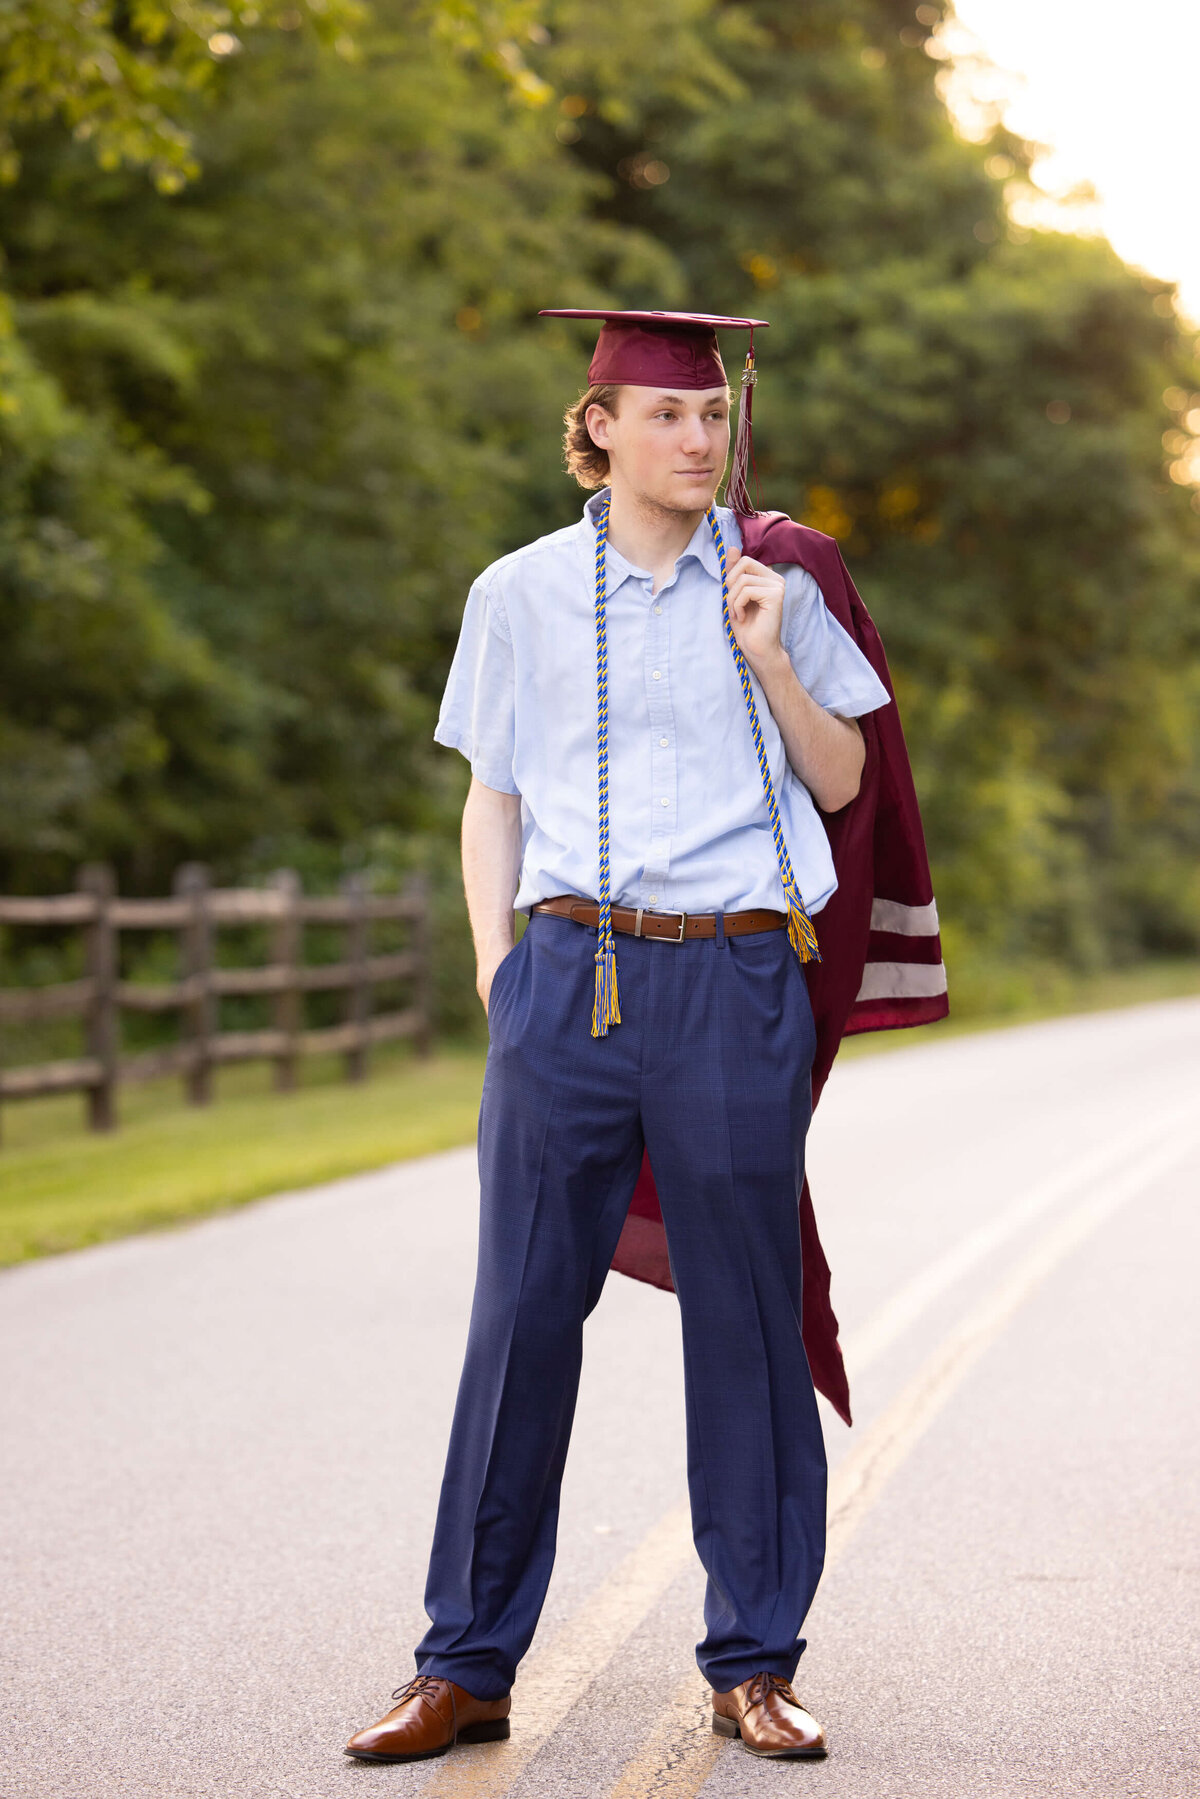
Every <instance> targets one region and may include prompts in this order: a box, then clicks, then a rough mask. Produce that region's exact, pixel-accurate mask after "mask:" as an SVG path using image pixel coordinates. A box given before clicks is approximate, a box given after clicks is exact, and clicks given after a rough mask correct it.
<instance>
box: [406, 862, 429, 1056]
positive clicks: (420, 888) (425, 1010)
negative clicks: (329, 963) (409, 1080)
mask: <svg viewBox="0 0 1200 1799" xmlns="http://www.w3.org/2000/svg"><path fill="white" fill-rule="evenodd" d="M405 885H406V890H407V892H408V894H409V896H410V898H412V899H414V900H416V901H417V902H418V907H419V909H418V912H417V916H416V918H415V920H414V921H413V933H412V945H413V948H414V950H415V951H416V955H417V978H416V985H415V997H416V1002H417V1010H418V1020H417V1029H416V1034H415V1037H414V1039H413V1040H414V1042H415V1044H416V1050H417V1054H418V1055H419V1056H428V1055H431V1054H432V1053H433V935H432V930H431V920H430V901H431V887H430V880H429V876H428V874H427V873H426V872H425V870H424V869H419V870H418V871H417V872H416V873H415V874H412V875H410V876H409V878H408V881H407V882H406V883H405Z"/></svg>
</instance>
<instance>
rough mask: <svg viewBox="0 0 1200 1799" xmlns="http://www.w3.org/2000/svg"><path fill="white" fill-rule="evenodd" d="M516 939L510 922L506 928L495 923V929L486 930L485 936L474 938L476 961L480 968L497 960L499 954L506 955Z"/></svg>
mask: <svg viewBox="0 0 1200 1799" xmlns="http://www.w3.org/2000/svg"><path fill="white" fill-rule="evenodd" d="M516 940H517V937H516V932H515V930H514V928H513V926H512V924H511V922H510V924H509V926H508V929H507V930H505V928H504V926H503V925H497V927H496V929H495V930H493V931H488V932H487V934H486V935H485V936H480V937H477V938H476V939H475V960H476V962H477V963H478V964H479V966H480V967H481V968H486V967H487V966H488V964H489V963H491V962H496V961H498V960H499V959H500V957H501V956H506V955H507V954H508V952H509V950H510V949H512V947H513V945H514V944H515V943H516Z"/></svg>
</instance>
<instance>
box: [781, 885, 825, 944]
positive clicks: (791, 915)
mask: <svg viewBox="0 0 1200 1799" xmlns="http://www.w3.org/2000/svg"><path fill="white" fill-rule="evenodd" d="M787 902H788V938H789V940H790V942H791V945H792V948H793V949H794V950H795V952H796V954H797V956H798V957H799V958H800V960H801V962H819V961H820V960H821V952H820V950H819V949H818V948H817V933H816V931H815V930H814V929H813V922H812V919H811V918H810V917H809V916H808V913H807V912H806V910H805V907H804V901H803V900H802V899H801V897H800V889H799V887H798V886H797V885H796V883H795V881H794V880H793V882H792V884H791V886H790V887H789V888H788V890H787Z"/></svg>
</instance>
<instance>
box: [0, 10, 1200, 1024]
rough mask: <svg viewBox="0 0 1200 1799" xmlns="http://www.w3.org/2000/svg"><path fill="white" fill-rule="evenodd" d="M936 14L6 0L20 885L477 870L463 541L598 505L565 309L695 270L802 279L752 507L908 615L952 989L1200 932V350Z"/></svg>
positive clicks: (0, 640)
mask: <svg viewBox="0 0 1200 1799" xmlns="http://www.w3.org/2000/svg"><path fill="white" fill-rule="evenodd" d="M939 16H940V11H939V8H938V7H937V6H931V5H922V6H919V7H917V8H916V10H915V12H914V10H913V7H912V6H911V4H908V3H907V0H905V3H903V4H902V3H900V0H608V4H606V5H604V6H602V7H597V6H595V5H594V4H593V5H588V4H587V3H586V0H544V3H541V4H539V3H537V0H508V3H507V4H503V5H499V6H496V7H488V6H485V5H482V4H480V5H475V4H473V3H472V0H371V3H370V5H369V6H368V5H366V4H363V3H362V0H320V4H318V0H308V4H307V5H305V4H304V3H303V0H258V4H250V3H248V0H225V4H221V5H217V4H208V3H205V0H192V3H190V4H189V5H187V6H182V5H171V4H169V3H168V0H139V3H138V4H136V5H134V4H131V3H120V0H115V3H114V4H112V5H103V4H100V0H96V4H95V5H89V6H88V7H80V6H78V5H76V4H74V3H73V0H14V4H13V5H12V6H10V7H9V8H8V9H6V12H5V15H4V18H3V21H0V97H3V99H4V102H5V106H4V111H5V115H6V117H7V118H8V119H9V120H10V121H11V124H10V127H9V133H8V137H7V139H5V140H0V177H2V182H3V184H2V185H0V246H2V255H3V261H2V262H0V644H2V648H3V653H2V655H0V885H2V886H3V887H4V888H6V889H8V890H10V891H13V890H25V891H49V890H53V889H57V888H61V887H62V885H63V884H64V883H65V882H67V881H68V880H69V879H70V878H71V876H72V873H73V870H74V867H75V865H76V864H77V863H78V862H79V861H80V860H82V859H83V858H85V857H92V856H103V857H107V858H110V859H112V860H113V861H115V862H116V863H117V865H118V868H119V870H120V876H121V880H122V883H123V885H124V886H126V887H127V888H128V889H129V890H141V891H157V890H161V889H162V887H163V885H164V883H165V882H166V880H167V878H168V876H169V874H170V871H171V870H172V868H173V867H174V866H175V865H176V864H177V863H178V862H179V861H181V860H183V859H185V858H191V857H200V858H203V859H205V860H207V861H209V862H211V863H212V864H213V865H214V867H215V868H216V869H217V870H218V872H219V874H220V875H222V876H223V877H225V878H230V877H239V878H240V877H253V876H254V875H255V874H256V873H258V872H261V871H262V870H264V869H266V868H268V867H271V866H275V865H278V864H279V863H281V862H287V863H290V864H292V865H294V866H298V867H299V868H300V869H301V870H302V871H303V872H304V874H305V876H306V878H308V879H310V880H325V879H332V878H333V876H335V875H336V874H338V873H341V872H343V871H344V870H345V869H346V868H348V867H367V868H371V869H375V870H378V871H379V872H380V873H381V874H389V873H395V872H396V871H398V870H401V869H403V868H405V867H408V866H411V865H413V864H414V863H418V862H419V863H421V864H423V865H425V866H428V867H430V868H432V870H433V872H434V874H435V876H436V878H437V880H438V882H439V884H440V886H441V888H442V889H443V891H444V892H445V893H446V894H447V895H449V896H451V898H452V901H453V903H454V904H455V905H456V906H458V905H460V895H459V886H458V867H457V830H458V819H459V812H460V809H461V799H462V795H463V792H464V791H465V785H466V780H467V769H466V766H465V764H464V763H463V762H462V760H461V758H459V757H457V756H456V755H454V754H453V753H452V752H448V751H445V750H442V749H441V748H439V747H437V746H435V745H434V744H433V743H432V741H431V731H432V728H433V723H434V720H435V718H436V714H437V707H438V701H439V699H440V695H441V691H442V685H443V682H444V679H445V673H446V669H447V666H448V663H449V659H450V655H451V653H452V651H453V647H454V643H455V639H456V636H457V630H458V624H459V620H460V617H461V612H462V606H463V602H464V599H465V595H466V591H467V587H468V585H469V583H470V581H471V579H472V578H473V576H474V575H475V573H477V572H478V570H479V569H480V568H481V567H483V566H484V565H485V564H486V563H487V562H488V561H490V560H491V559H492V558H493V557H495V556H496V555H498V554H501V553H502V552H504V551H505V550H507V549H510V548H512V547H513V546H514V545H516V544H518V543H520V542H523V541H526V540H528V539H529V538H531V537H533V536H536V535H538V534H540V533H542V532H544V531H548V530H552V529H554V528H556V527H557V526H559V525H561V524H563V523H566V522H567V521H569V520H570V519H572V518H574V517H576V516H578V512H579V508H580V505H581V502H582V495H581V494H579V492H578V491H577V490H576V489H575V488H574V487H573V486H572V485H571V484H570V483H569V481H568V480H567V478H566V477H565V475H564V474H563V472H562V469H561V462H560V453H559V435H560V425H561V414H562V410H563V407H564V405H565V403H566V402H567V401H568V400H569V399H571V398H573V397H574V395H575V394H576V393H577V392H578V391H579V389H580V388H581V387H582V385H583V383H584V378H585V370H586V362H587V351H588V345H589V342H590V333H589V332H587V331H584V332H582V334H581V333H580V332H579V331H578V330H577V329H576V328H575V327H572V326H569V325H566V324H561V323H559V322H548V321H545V320H538V319H537V318H536V317H535V314H536V311H537V308H538V307H539V306H542V305H554V304H561V305H590V304H614V305H653V306H665V307H689V308H690V307H697V308H703V309H705V310H712V311H730V312H745V311H753V312H757V313H761V314H763V315H764V316H768V317H770V319H771V321H772V323H771V330H770V332H769V333H768V334H767V335H766V336H765V337H764V338H763V341H762V346H761V356H760V368H761V370H762V372H763V377H764V378H763V380H762V381H761V383H760V386H759V389H758V396H757V408H756V414H757V416H756V425H757V430H756V442H757V448H758V475H759V482H760V492H761V504H763V505H764V506H778V507H782V508H784V509H785V510H787V511H789V512H791V513H792V514H793V515H794V516H796V517H800V518H803V519H805V520H806V521H807V522H809V523H811V524H815V525H817V526H818V527H819V528H821V529H823V530H826V531H830V532H832V533H833V534H834V535H836V536H837V537H838V538H839V539H840V540H841V541H842V545H843V549H844V550H845V552H846V555H847V558H848V560H849V562H850V565H851V568H852V570H853V572H854V574H855V576H856V579H857V580H858V582H859V585H860V587H861V589H862V591H863V593H864V597H865V598H866V600H867V604H868V605H869V606H870V608H871V610H872V612H873V614H874V616H875V617H876V619H877V621H878V623H879V626H880V629H881V631H882V633H883V637H884V641H885V643H886V645H887V648H888V653H889V659H890V662H891V665H892V670H893V674H894V677H895V680H896V685H897V691H898V697H899V701H900V706H901V712H902V716H903V718H904V720H905V725H906V731H907V735H908V740H909V745H910V750H911V752H912V755H913V760H914V766H915V769H916V774H917V780H918V787H919V791H920V793H921V797H922V802H923V808H924V815H925V821H926V827H927V832H928V836H929V841H930V849H931V854H932V858H933V862H934V873H935V887H936V891H937V894H938V899H939V904H940V906H941V910H942V913H943V919H944V924H945V934H946V942H947V951H948V956H949V959H950V962H951V985H952V1003H953V1002H954V998H955V992H956V991H957V993H958V994H959V995H960V996H962V995H967V996H968V997H969V995H970V993H971V981H972V979H973V978H976V975H977V974H978V971H985V972H986V971H987V970H989V969H1007V970H1019V969H1021V968H1022V967H1025V966H1027V965H1032V964H1034V963H1037V962H1045V963H1060V964H1067V965H1071V966H1077V967H1082V968H1087V967H1094V966H1097V965H1099V964H1101V963H1103V962H1106V961H1109V962H1111V961H1128V960H1133V959H1136V958H1138V957H1142V956H1145V955H1149V954H1162V953H1187V952H1194V951H1195V950H1196V949H1197V948H1198V947H1200V655H1198V648H1200V645H1198V638H1200V624H1198V618H1200V609H1198V607H1197V597H1198V594H1200V517H1198V516H1197V510H1196V501H1195V494H1196V487H1195V484H1194V481H1193V475H1200V460H1197V454H1198V453H1197V446H1196V442H1195V439H1196V435H1197V431H1196V427H1200V410H1198V409H1200V392H1197V390H1198V389H1200V363H1198V361H1197V346H1196V345H1195V344H1194V343H1193V342H1192V341H1191V337H1190V335H1189V334H1188V333H1187V332H1186V331H1185V329H1184V328H1183V325H1182V324H1181V322H1180V320H1179V318H1178V316H1177V314H1176V311H1175V308H1174V304H1173V297H1172V291H1171V289H1170V287H1169V286H1168V285H1167V284H1165V283H1162V282H1158V281H1154V280H1150V279H1147V278H1144V277H1142V276H1140V275H1139V274H1137V273H1136V272H1134V271H1131V270H1130V269H1128V268H1127V267H1125V266H1124V265H1123V264H1122V263H1121V262H1120V261H1119V259H1118V258H1117V257H1116V256H1115V254H1114V253H1113V252H1112V250H1111V249H1110V248H1109V247H1108V246H1107V245H1106V244H1105V243H1103V242H1102V241H1097V240H1089V239H1084V238H1079V237H1074V236H1070V235H1065V234H1060V233H1054V232H1049V231H1033V232H1030V231H1028V230H1021V229H1018V228H1017V227H1015V226H1013V225H1012V224H1011V223H1010V222H1009V220H1008V216H1007V213H1006V208H1005V190H1006V187H1008V186H1009V185H1010V184H1014V183H1017V184H1019V183H1021V182H1022V181H1023V180H1025V179H1027V176H1028V168H1029V162H1030V155H1031V152H1030V150H1029V148H1028V147H1027V146H1026V145H1024V144H1023V143H1021V142H1020V141H1019V140H1015V139H1013V138H1012V137H1010V136H1009V135H1007V134H1006V133H1005V132H1003V131H1002V130H1001V129H999V128H997V130H996V131H995V132H994V133H993V134H992V136H991V138H990V139H989V140H988V141H987V142H985V143H979V144H975V143H967V142H965V141H963V140H962V139H961V138H959V137H958V136H957V135H956V134H955V132H954V130H953V128H952V126H951V124H950V121H949V119H948V116H947V114H946V112H945V109H944V106H943V104H942V102H941V100H940V98H939V95H938V92H937V89H936V86H935V77H936V74H937V68H938V65H937V63H936V61H935V60H934V59H933V58H931V57H930V55H928V54H927V51H926V44H927V42H928V40H929V39H930V36H931V33H933V32H934V31H935V30H936V26H937V23H938V19H939ZM732 372H733V371H731V373H732ZM460 925H461V913H460ZM446 954H447V957H448V958H449V964H450V966H451V975H450V977H449V978H448V982H447V986H446V988H445V990H444V992H445V997H446V999H447V1002H448V1012H449V1017H450V1019H451V1020H453V1019H454V1018H455V1016H456V1015H458V1016H463V1017H465V1016H467V1015H468V1014H469V1011H470V1007H471V1004H472V995H471V988H470V982H469V981H464V980H463V979H462V973H463V968H464V967H465V938H464V937H463V934H462V930H461V928H452V929H451V932H450V936H449V939H448V941H447V944H446ZM973 971H975V972H974V973H973ZM956 976H957V977H958V980H957V984H956ZM978 978H979V979H981V980H982V979H983V978H984V976H983V975H978ZM990 991H991V990H990Z"/></svg>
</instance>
